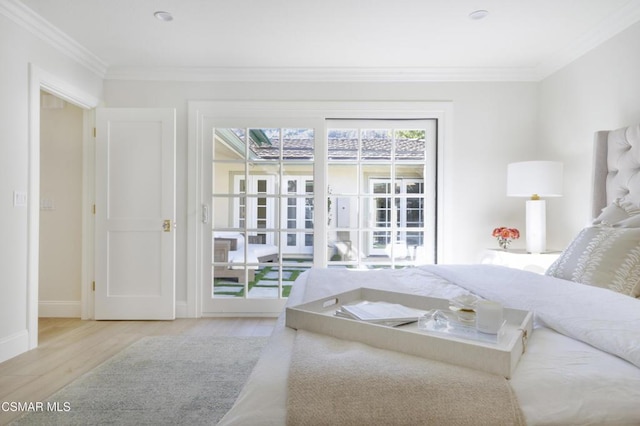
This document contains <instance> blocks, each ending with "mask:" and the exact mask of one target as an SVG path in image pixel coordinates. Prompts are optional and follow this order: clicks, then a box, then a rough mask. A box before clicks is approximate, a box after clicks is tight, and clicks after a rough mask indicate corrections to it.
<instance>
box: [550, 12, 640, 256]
mask: <svg viewBox="0 0 640 426" xmlns="http://www.w3.org/2000/svg"><path fill="white" fill-rule="evenodd" d="M539 90H540V101H539V102H540V119H539V126H538V127H539V131H538V133H539V141H538V144H539V145H540V147H541V149H542V150H544V152H545V153H546V154H547V156H548V157H549V158H550V159H556V160H560V161H563V162H564V167H565V182H564V194H565V195H564V196H563V197H562V198H559V199H554V200H550V201H548V204H547V206H548V211H547V214H548V216H547V227H548V244H549V246H553V247H558V248H562V247H565V246H566V245H567V244H568V243H569V242H570V241H571V240H572V239H573V237H575V235H576V234H577V233H578V232H579V231H580V229H581V228H582V227H583V226H584V225H586V224H588V222H589V219H590V213H591V207H590V191H591V186H590V185H591V175H590V172H591V166H592V158H593V155H592V144H593V134H594V132H596V131H598V130H610V129H617V128H620V127H625V126H628V125H633V124H638V123H640V23H638V24H635V25H633V26H631V27H630V28H628V29H627V30H625V31H623V32H622V33H620V34H618V35H617V36H616V37H614V38H612V39H611V40H608V41H607V42H605V43H603V44H602V45H600V46H599V47H597V48H596V49H593V50H592V51H590V52H589V53H587V54H586V55H584V56H583V57H581V58H579V59H578V60H576V61H574V62H573V63H571V64H569V65H568V66H566V67H565V68H563V69H561V70H560V71H558V72H556V73H555V74H553V75H552V76H550V77H548V78H546V79H544V80H543V81H542V82H541V83H540V89H539Z"/></svg>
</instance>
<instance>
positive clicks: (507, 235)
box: [491, 226, 520, 240]
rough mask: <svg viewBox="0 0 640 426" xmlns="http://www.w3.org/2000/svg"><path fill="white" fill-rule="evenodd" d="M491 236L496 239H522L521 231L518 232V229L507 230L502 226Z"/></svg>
mask: <svg viewBox="0 0 640 426" xmlns="http://www.w3.org/2000/svg"><path fill="white" fill-rule="evenodd" d="M491 236H493V237H496V238H504V239H511V240H517V239H518V238H520V231H518V230H517V229H516V228H507V227H504V226H501V227H499V228H496V229H494V230H493V232H492V233H491Z"/></svg>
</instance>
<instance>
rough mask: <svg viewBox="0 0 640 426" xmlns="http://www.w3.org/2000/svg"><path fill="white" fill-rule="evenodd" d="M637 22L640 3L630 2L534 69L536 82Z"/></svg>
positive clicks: (639, 18) (639, 17)
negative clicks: (536, 77) (536, 76)
mask: <svg viewBox="0 0 640 426" xmlns="http://www.w3.org/2000/svg"><path fill="white" fill-rule="evenodd" d="M639 21H640V2H638V1H637V0H634V1H630V2H629V3H627V4H626V5H624V6H623V7H622V8H620V9H618V10H617V11H616V12H615V13H614V14H612V15H611V16H609V17H608V18H607V19H605V20H603V21H602V22H601V23H600V25H598V26H597V27H595V28H594V29H593V30H591V31H589V32H588V33H587V34H585V35H584V36H583V37H580V38H579V39H578V40H576V41H575V42H574V43H573V44H571V45H569V46H567V47H566V48H564V49H562V50H560V51H558V52H556V53H555V54H554V55H552V56H550V57H549V58H548V59H546V60H544V61H543V62H541V63H540V64H539V65H538V66H537V67H536V72H537V74H538V80H543V79H545V78H546V77H548V76H550V75H551V74H553V73H555V72H556V71H558V70H560V69H562V68H564V67H565V66H567V65H569V64H570V63H571V62H573V61H575V60H576V59H578V58H579V57H581V56H582V55H584V54H585V53H587V52H589V51H591V50H593V49H595V48H596V47H598V46H599V45H601V44H602V43H604V42H605V41H607V40H609V39H611V38H613V37H614V36H616V35H617V34H619V33H621V32H622V31H624V30H625V29H627V28H629V27H630V26H631V25H633V24H635V23H637V22H639Z"/></svg>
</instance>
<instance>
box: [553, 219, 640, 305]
mask: <svg viewBox="0 0 640 426" xmlns="http://www.w3.org/2000/svg"><path fill="white" fill-rule="evenodd" d="M546 274H547V275H550V276H553V277H557V278H562V279H565V280H570V281H575V282H578V283H582V284H588V285H593V286H596V287H603V288H608V289H610V290H613V291H617V292H619V293H623V294H626V295H629V296H633V297H639V296H640V228H619V227H616V228H613V227H607V226H592V227H588V228H585V229H583V230H582V231H580V233H579V234H578V236H577V237H576V238H575V239H574V240H573V241H572V242H571V244H570V245H569V247H567V248H566V249H565V250H564V251H563V252H562V254H561V255H560V257H559V258H558V259H557V260H556V261H555V262H554V263H553V264H552V265H551V266H550V267H549V269H548V270H547V272H546Z"/></svg>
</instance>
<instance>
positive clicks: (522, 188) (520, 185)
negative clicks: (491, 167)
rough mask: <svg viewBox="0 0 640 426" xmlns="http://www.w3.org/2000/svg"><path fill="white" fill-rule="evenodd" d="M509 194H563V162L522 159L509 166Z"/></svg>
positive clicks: (540, 195)
mask: <svg viewBox="0 0 640 426" xmlns="http://www.w3.org/2000/svg"><path fill="white" fill-rule="evenodd" d="M507 196H509V197H534V196H539V197H560V196H562V163H560V162H558V161H522V162H519V163H511V164H509V165H508V166H507Z"/></svg>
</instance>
